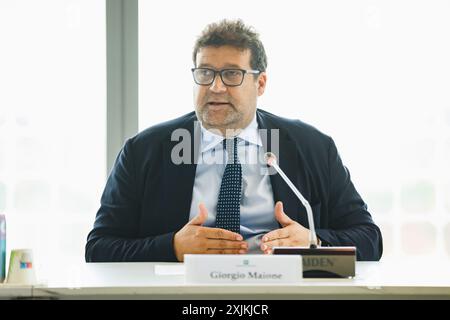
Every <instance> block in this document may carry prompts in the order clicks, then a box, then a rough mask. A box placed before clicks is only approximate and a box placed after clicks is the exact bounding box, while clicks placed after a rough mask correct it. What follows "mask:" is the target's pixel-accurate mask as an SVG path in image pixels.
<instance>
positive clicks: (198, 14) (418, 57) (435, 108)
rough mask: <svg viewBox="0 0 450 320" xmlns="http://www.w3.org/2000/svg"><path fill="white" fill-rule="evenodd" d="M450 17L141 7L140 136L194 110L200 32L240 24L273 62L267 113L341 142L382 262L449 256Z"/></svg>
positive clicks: (201, 5)
mask: <svg viewBox="0 0 450 320" xmlns="http://www.w3.org/2000/svg"><path fill="white" fill-rule="evenodd" d="M187 12H188V13H189V14H186V13H187ZM449 16H450V2H449V1H445V0H443V1H410V0H402V1H398V0H395V1H392V0H384V1H375V0H369V1H359V0H352V1H349V0H345V1H333V0H326V1H269V0H248V1H239V0H229V1H227V4H226V5H221V2H215V1H209V0H192V1H175V0H167V1H164V2H154V1H145V0H142V1H140V2H139V80H140V81H139V129H140V130H142V129H144V128H146V127H148V126H150V125H152V124H155V123H158V122H161V121H164V120H168V119H171V118H174V117H177V116H179V115H181V114H184V113H187V112H190V111H192V110H193V102H192V86H193V84H194V83H193V80H192V75H191V73H190V68H191V67H192V66H193V62H192V58H191V55H192V49H193V45H194V42H195V39H196V37H197V36H198V35H199V34H200V32H201V30H203V28H204V27H205V26H206V25H207V24H208V23H211V22H214V21H218V20H221V19H223V18H229V19H235V18H241V19H243V20H244V22H245V23H247V24H249V25H252V26H254V27H255V29H256V30H257V31H258V32H259V33H260V35H261V40H262V41H263V43H264V46H265V49H266V53H267V56H268V69H267V73H268V82H267V87H266V92H265V93H264V95H263V96H262V97H261V98H260V99H259V102H258V103H259V107H260V108H262V109H265V110H267V111H270V112H273V113H275V114H277V115H281V116H285V117H289V118H296V119H301V120H303V121H305V122H307V123H310V124H312V125H314V126H316V127H317V128H318V129H319V130H321V131H322V132H324V133H326V134H328V135H330V136H332V137H333V139H334V140H335V142H336V145H337V147H338V150H339V151H340V154H341V157H342V159H343V161H344V164H345V165H346V166H347V167H348V168H349V170H350V173H351V175H352V179H353V182H354V183H355V185H356V188H357V190H358V191H359V192H360V193H361V195H362V196H363V198H364V200H365V201H366V202H367V203H368V206H369V211H370V212H371V213H372V215H373V218H374V220H375V222H376V223H378V224H379V225H380V227H381V229H382V232H383V236H384V257H390V256H396V257H400V258H401V257H409V256H416V257H421V256H423V257H425V256H437V257H442V256H446V257H450V169H449V163H450V94H449V88H450V59H449V57H450V41H449V39H450V19H449V18H448V17H449Z"/></svg>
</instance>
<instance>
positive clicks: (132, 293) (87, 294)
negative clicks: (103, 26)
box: [0, 259, 450, 299]
mask: <svg viewBox="0 0 450 320" xmlns="http://www.w3.org/2000/svg"><path fill="white" fill-rule="evenodd" d="M163 265H164V266H172V267H174V266H175V268H177V269H180V267H181V269H183V265H182V264H175V263H84V262H81V263H79V264H72V265H64V264H61V265H59V266H57V267H56V268H53V269H52V271H51V272H50V273H49V274H51V278H50V279H48V280H46V281H45V280H44V283H43V284H40V285H34V286H28V287H27V286H22V287H18V286H8V285H6V286H5V285H0V298H14V297H24V296H27V295H29V297H36V298H62V299H89V298H96V299H114V298H121V299H124V298H125V299H379V298H381V299H391V298H395V299H411V298H415V299H417V298H419V299H450V261H449V260H447V259H444V260H431V261H427V260H425V259H421V260H420V259H415V260H387V261H381V262H357V265H356V277H355V278H353V279H303V280H302V281H301V282H298V283H293V284H288V285H286V284H283V285H281V284H280V285H278V284H251V285H249V284H223V285H192V284H187V283H185V280H184V275H183V274H178V275H174V274H168V275H161V274H155V267H156V266H158V267H156V268H160V266H163ZM169 273H170V272H169ZM38 278H39V277H38Z"/></svg>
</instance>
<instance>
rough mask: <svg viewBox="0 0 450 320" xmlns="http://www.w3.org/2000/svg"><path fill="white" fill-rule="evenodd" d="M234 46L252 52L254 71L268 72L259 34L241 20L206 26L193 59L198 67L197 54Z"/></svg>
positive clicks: (251, 60) (195, 47) (198, 40)
mask: <svg viewBox="0 0 450 320" xmlns="http://www.w3.org/2000/svg"><path fill="white" fill-rule="evenodd" d="M225 45H229V46H233V47H235V48H238V49H241V50H246V49H249V50H250V52H251V57H250V66H251V68H252V69H254V70H259V71H261V72H263V71H266V67H267V56H266V52H265V50H264V46H263V44H262V42H261V40H259V34H258V33H257V32H256V31H255V30H254V29H253V28H252V27H250V26H246V25H245V24H244V22H243V21H242V20H240V19H238V20H233V21H230V20H226V19H224V20H221V21H219V22H217V23H216V22H215V23H211V24H209V25H207V26H206V28H205V29H204V30H203V32H202V33H201V35H200V36H199V37H198V39H197V41H196V42H195V46H194V52H193V55H192V59H193V61H194V65H195V66H197V52H198V51H199V50H200V49H201V48H205V47H210V46H212V47H220V46H225Z"/></svg>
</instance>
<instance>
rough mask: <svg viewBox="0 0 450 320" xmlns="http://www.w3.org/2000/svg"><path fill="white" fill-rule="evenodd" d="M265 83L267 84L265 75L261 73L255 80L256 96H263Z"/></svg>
mask: <svg viewBox="0 0 450 320" xmlns="http://www.w3.org/2000/svg"><path fill="white" fill-rule="evenodd" d="M266 83H267V74H266V73H265V72H261V74H260V75H259V77H258V80H257V86H258V96H262V95H263V93H264V90H266Z"/></svg>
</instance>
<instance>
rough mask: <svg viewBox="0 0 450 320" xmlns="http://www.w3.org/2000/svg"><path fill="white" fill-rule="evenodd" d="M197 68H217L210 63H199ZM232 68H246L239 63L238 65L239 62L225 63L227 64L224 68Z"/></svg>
mask: <svg viewBox="0 0 450 320" xmlns="http://www.w3.org/2000/svg"><path fill="white" fill-rule="evenodd" d="M197 68H211V69H214V70H216V68H214V67H213V66H212V65H210V64H209V63H202V64H199V65H198V67H197ZM230 68H233V69H244V68H242V67H241V66H239V65H237V64H232V63H227V64H225V66H224V67H223V68H222V69H230Z"/></svg>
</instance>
